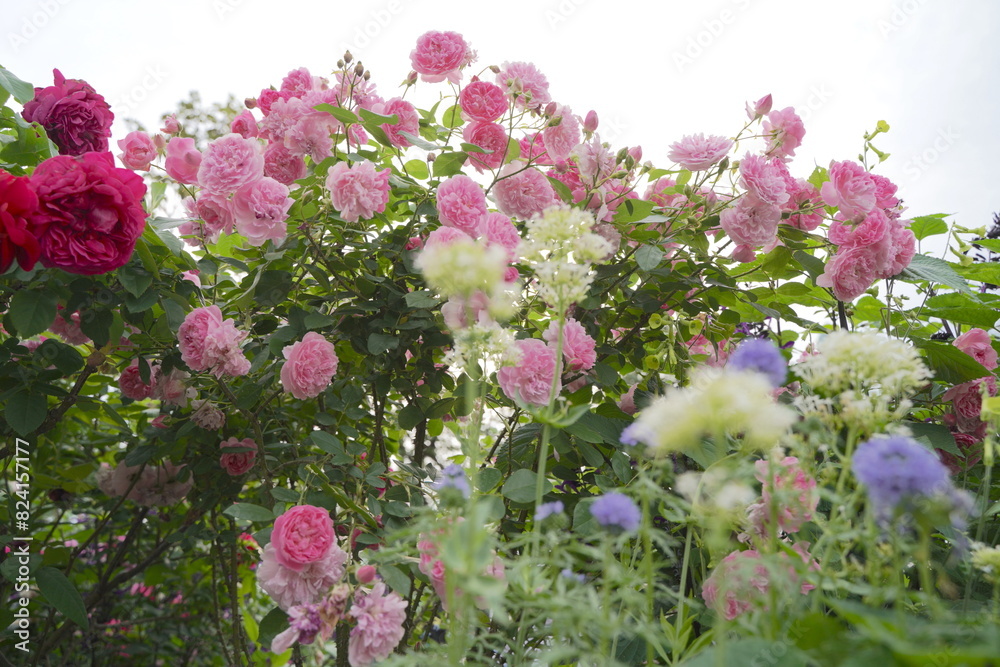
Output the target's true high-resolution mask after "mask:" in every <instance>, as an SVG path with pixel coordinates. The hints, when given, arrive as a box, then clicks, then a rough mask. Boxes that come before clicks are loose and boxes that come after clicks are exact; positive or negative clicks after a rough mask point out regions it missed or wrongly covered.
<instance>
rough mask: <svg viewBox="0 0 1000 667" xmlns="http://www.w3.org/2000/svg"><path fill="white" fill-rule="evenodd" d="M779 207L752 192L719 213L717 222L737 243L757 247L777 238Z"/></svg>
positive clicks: (779, 219)
mask: <svg viewBox="0 0 1000 667" xmlns="http://www.w3.org/2000/svg"><path fill="white" fill-rule="evenodd" d="M779 222H781V209H779V208H778V207H777V206H774V205H772V204H767V203H765V202H762V201H760V200H759V199H757V198H756V197H754V196H753V195H752V194H747V195H745V196H743V197H742V198H740V200H739V201H737V202H736V203H735V204H733V205H731V206H729V207H728V208H726V209H724V210H723V211H722V213H721V214H720V215H719V224H720V225H721V226H722V229H724V230H725V231H726V234H728V235H729V238H731V239H732V240H733V241H735V242H736V243H737V244H739V245H746V246H751V247H759V246H766V245H770V244H771V243H773V242H774V241H775V239H777V236H778V223H779Z"/></svg>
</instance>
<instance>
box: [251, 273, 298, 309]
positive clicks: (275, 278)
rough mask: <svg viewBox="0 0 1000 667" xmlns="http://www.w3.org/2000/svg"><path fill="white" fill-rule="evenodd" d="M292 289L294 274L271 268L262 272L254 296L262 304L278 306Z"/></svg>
mask: <svg viewBox="0 0 1000 667" xmlns="http://www.w3.org/2000/svg"><path fill="white" fill-rule="evenodd" d="M291 291H292V274H291V273H289V272H288V271H276V270H274V269H269V270H267V271H264V272H263V273H261V274H260V280H258V281H257V288H256V289H255V290H254V298H255V299H256V301H257V303H258V304H259V305H261V306H277V305H278V304H279V303H281V302H283V301H284V300H285V298H286V297H287V296H288V293H289V292H291Z"/></svg>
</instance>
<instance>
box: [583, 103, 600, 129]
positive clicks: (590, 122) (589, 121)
mask: <svg viewBox="0 0 1000 667" xmlns="http://www.w3.org/2000/svg"><path fill="white" fill-rule="evenodd" d="M596 129H597V112H596V111H594V110H593V109H591V110H590V111H588V112H587V117H586V118H585V119H584V121H583V131H584V132H593V131H594V130H596Z"/></svg>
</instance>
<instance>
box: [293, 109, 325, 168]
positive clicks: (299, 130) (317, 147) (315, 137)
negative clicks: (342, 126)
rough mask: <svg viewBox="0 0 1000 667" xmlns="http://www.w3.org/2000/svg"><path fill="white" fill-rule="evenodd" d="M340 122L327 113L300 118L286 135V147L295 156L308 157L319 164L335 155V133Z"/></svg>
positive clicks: (306, 115) (311, 114)
mask: <svg viewBox="0 0 1000 667" xmlns="http://www.w3.org/2000/svg"><path fill="white" fill-rule="evenodd" d="M337 126H338V121H337V119H335V118H333V117H332V116H330V115H329V114H327V113H309V114H305V115H303V116H302V117H301V118H299V119H298V120H297V121H296V122H295V124H294V125H292V126H291V127H290V128H288V131H287V132H285V135H284V143H285V147H286V148H288V149H289V150H290V151H291V152H292V153H293V154H294V155H308V156H309V157H310V158H312V161H313V164H319V163H320V162H322V161H323V160H325V159H326V158H328V157H330V156H331V155H333V136H332V135H333V133H334V132H336V131H337Z"/></svg>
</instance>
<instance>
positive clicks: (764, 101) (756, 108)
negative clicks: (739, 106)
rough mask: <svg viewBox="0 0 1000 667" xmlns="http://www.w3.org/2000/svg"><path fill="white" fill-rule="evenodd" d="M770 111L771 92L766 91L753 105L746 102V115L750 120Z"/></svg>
mask: <svg viewBox="0 0 1000 667" xmlns="http://www.w3.org/2000/svg"><path fill="white" fill-rule="evenodd" d="M770 111H771V93H768V94H767V95H765V96H764V97H762V98H760V99H759V100H757V101H756V102H755V103H754V105H753V106H750V103H749V102H747V117H748V118H749V119H750V120H755V119H757V118H760V117H761V116H763V115H764V114H766V113H768V112H770Z"/></svg>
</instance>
